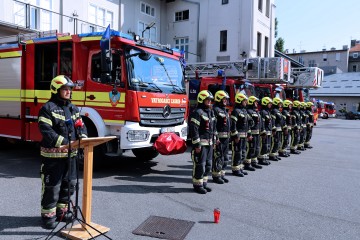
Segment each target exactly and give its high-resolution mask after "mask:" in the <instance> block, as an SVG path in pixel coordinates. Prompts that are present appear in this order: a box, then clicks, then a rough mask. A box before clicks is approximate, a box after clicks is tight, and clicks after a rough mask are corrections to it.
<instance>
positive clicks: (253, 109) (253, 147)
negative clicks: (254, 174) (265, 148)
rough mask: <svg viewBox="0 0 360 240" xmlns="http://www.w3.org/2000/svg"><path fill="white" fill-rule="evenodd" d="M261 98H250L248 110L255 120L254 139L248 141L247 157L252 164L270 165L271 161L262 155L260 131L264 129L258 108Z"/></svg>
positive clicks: (253, 126)
mask: <svg viewBox="0 0 360 240" xmlns="http://www.w3.org/2000/svg"><path fill="white" fill-rule="evenodd" d="M259 101H260V100H259V99H258V98H257V97H255V96H250V97H249V99H248V106H247V112H248V114H249V116H250V117H251V118H252V120H253V124H252V126H251V127H250V129H251V136H252V139H251V140H249V141H248V150H247V156H246V158H247V159H249V160H248V161H251V165H252V166H255V165H257V164H260V165H270V162H269V161H268V160H267V159H266V158H263V157H262V156H260V132H261V131H263V123H262V118H261V116H260V113H259V110H258V104H259Z"/></svg>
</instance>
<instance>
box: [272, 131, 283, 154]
mask: <svg viewBox="0 0 360 240" xmlns="http://www.w3.org/2000/svg"><path fill="white" fill-rule="evenodd" d="M281 136H282V131H276V132H275V134H274V135H273V137H272V141H271V152H270V156H277V155H278V152H279V149H280V143H281Z"/></svg>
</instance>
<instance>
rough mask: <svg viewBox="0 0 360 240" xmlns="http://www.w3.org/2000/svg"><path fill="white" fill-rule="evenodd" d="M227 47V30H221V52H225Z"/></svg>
mask: <svg viewBox="0 0 360 240" xmlns="http://www.w3.org/2000/svg"><path fill="white" fill-rule="evenodd" d="M226 49H227V30H224V31H220V52H225V51H226Z"/></svg>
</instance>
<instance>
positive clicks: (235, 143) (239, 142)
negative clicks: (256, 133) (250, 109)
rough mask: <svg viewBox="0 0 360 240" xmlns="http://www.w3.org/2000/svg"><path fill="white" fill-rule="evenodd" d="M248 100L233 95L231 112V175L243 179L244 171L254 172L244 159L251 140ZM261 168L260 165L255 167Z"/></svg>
mask: <svg viewBox="0 0 360 240" xmlns="http://www.w3.org/2000/svg"><path fill="white" fill-rule="evenodd" d="M247 101H248V98H247V97H246V96H245V95H244V94H242V93H237V94H236V95H235V107H234V109H233V111H232V112H231V128H230V129H231V140H232V141H231V145H232V146H231V152H232V166H231V169H232V174H233V175H234V176H238V177H243V176H244V175H247V172H246V171H244V170H249V171H255V168H254V167H252V166H251V160H249V159H246V150H247V142H248V139H252V136H251V130H250V126H249V122H250V121H251V122H252V118H251V117H250V116H249V114H248V113H247V110H246V105H247ZM257 166H259V167H261V166H260V165H257Z"/></svg>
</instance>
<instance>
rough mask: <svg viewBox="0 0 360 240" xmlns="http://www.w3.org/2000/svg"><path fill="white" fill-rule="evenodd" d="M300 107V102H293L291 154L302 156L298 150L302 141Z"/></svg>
mask: <svg viewBox="0 0 360 240" xmlns="http://www.w3.org/2000/svg"><path fill="white" fill-rule="evenodd" d="M300 105H301V103H300V102H299V101H298V100H295V101H293V108H292V110H291V118H292V126H291V129H292V130H291V145H290V153H292V154H300V151H298V150H297V148H298V144H299V140H300V128H301V124H302V123H301V115H300Z"/></svg>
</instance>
